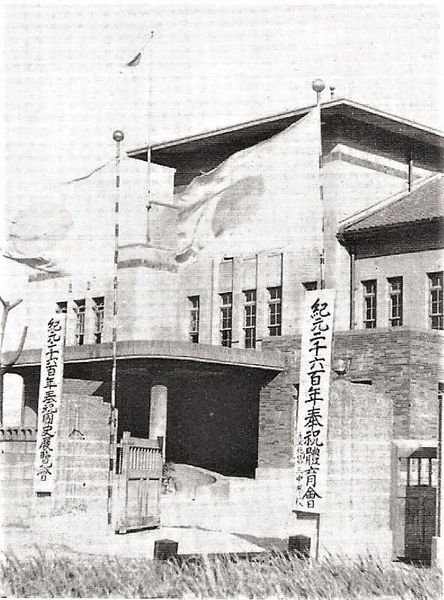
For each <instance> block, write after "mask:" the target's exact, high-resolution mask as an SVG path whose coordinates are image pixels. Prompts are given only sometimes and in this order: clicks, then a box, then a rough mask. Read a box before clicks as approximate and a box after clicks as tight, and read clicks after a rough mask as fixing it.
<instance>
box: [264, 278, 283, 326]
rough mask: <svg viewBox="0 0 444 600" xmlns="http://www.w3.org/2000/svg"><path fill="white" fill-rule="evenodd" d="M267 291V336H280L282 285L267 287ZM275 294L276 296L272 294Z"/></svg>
mask: <svg viewBox="0 0 444 600" xmlns="http://www.w3.org/2000/svg"><path fill="white" fill-rule="evenodd" d="M267 291H268V324H267V328H268V335H269V336H270V337H279V336H281V335H282V285H276V286H271V287H267ZM275 292H276V295H275V296H273V294H274V293H275Z"/></svg>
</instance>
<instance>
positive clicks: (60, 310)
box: [56, 302, 68, 315]
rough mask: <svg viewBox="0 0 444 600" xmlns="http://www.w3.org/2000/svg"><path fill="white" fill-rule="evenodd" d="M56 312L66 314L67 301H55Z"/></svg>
mask: <svg viewBox="0 0 444 600" xmlns="http://www.w3.org/2000/svg"><path fill="white" fill-rule="evenodd" d="M56 312H57V313H61V314H62V315H66V313H67V312H68V302H57V306H56Z"/></svg>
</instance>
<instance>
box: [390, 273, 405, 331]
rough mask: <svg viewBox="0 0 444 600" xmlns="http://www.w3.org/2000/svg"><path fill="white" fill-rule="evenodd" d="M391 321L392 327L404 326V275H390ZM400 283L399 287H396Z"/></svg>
mask: <svg viewBox="0 0 444 600" xmlns="http://www.w3.org/2000/svg"><path fill="white" fill-rule="evenodd" d="M387 283H388V285H389V323H390V327H402V325H403V321H404V280H403V277H401V276H397V277H388V278H387ZM396 285H399V287H398V288H396V287H394V286H396Z"/></svg>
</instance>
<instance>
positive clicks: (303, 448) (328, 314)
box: [295, 290, 335, 514]
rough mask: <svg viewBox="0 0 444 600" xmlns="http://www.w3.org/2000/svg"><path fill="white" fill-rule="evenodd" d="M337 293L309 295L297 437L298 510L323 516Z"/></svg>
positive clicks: (302, 352) (320, 292) (303, 327)
mask: <svg viewBox="0 0 444 600" xmlns="http://www.w3.org/2000/svg"><path fill="white" fill-rule="evenodd" d="M334 301H335V290H318V291H313V292H306V294H305V302H304V312H303V326H302V344H301V367H300V377H299V398H298V411H297V422H296V436H295V469H296V473H295V475H296V500H295V510H296V511H301V512H308V513H316V514H319V513H321V512H322V510H323V506H324V503H325V495H326V490H327V468H328V465H327V424H328V401H329V391H330V370H331V346H332V334H333V315H334Z"/></svg>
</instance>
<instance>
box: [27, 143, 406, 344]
mask: <svg viewBox="0 0 444 600" xmlns="http://www.w3.org/2000/svg"><path fill="white" fill-rule="evenodd" d="M325 150H326V155H325V166H324V173H323V178H324V199H325V240H326V243H325V251H326V283H327V287H335V288H336V289H337V294H338V296H337V297H338V310H337V316H336V329H337V330H345V329H347V328H348V325H349V275H348V274H349V258H348V254H347V252H346V250H345V249H344V248H343V247H342V246H341V245H340V244H339V243H338V241H337V240H336V233H337V228H338V224H339V221H340V220H341V219H343V218H345V217H347V216H350V215H351V214H353V213H354V212H356V211H359V210H361V209H363V208H365V207H368V206H370V205H372V204H375V203H376V202H377V201H379V200H381V199H383V198H386V197H388V196H390V195H392V194H394V193H396V192H399V191H400V190H402V189H405V188H406V185H407V184H406V181H407V169H406V165H405V164H402V163H399V162H396V161H393V160H389V159H387V158H382V157H381V156H378V155H377V153H376V151H375V152H374V153H373V152H369V151H368V150H367V151H365V152H364V151H363V150H358V149H356V148H352V147H351V146H348V145H347V143H346V142H345V141H344V140H343V139H341V140H338V139H333V140H331V141H329V143H328V149H327V148H326V149H325ZM130 162H131V161H130ZM133 162H136V163H137V162H139V161H133ZM190 168H191V167H190ZM158 169H160V171H161V172H159V174H158V177H159V182H158V184H156V186H155V187H154V188H153V194H152V196H151V199H152V200H154V201H155V202H158V201H161V202H164V203H165V202H167V203H170V204H171V207H167V208H161V207H159V205H157V204H153V205H152V208H151V209H150V210H149V211H147V210H146V201H145V200H144V195H143V193H142V191H141V190H142V189H143V185H142V186H141V185H139V186H136V188H135V191H134V197H133V196H132V195H131V193H125V195H124V196H123V197H122V206H121V220H122V223H121V225H122V227H121V229H122V232H121V233H122V236H121V248H120V252H119V261H120V267H121V268H120V269H119V281H120V284H119V289H120V298H119V332H120V334H121V336H123V337H122V338H121V339H143V338H144V337H146V338H150V339H180V340H187V339H189V307H188V297H189V296H195V295H199V296H200V297H201V303H202V310H201V315H202V323H201V325H202V326H201V337H202V340H201V341H202V342H203V343H213V344H219V343H220V334H219V328H220V325H219V309H220V306H219V304H220V298H219V294H220V293H221V292H224V291H230V290H229V287H230V285H231V287H232V289H233V294H234V305H235V306H234V311H235V313H236V314H235V323H234V330H233V340H235V342H237V345H238V347H244V333H243V323H242V319H243V294H242V291H243V290H245V289H257V294H258V329H257V338H258V339H261V338H263V337H264V336H265V335H266V334H267V310H268V307H267V301H266V300H267V298H266V297H267V289H266V288H267V287H270V286H275V285H280V281H279V282H278V283H276V280H280V279H282V285H283V307H284V310H283V333H284V334H287V335H291V334H294V333H298V331H299V330H300V323H299V308H300V302H301V298H302V292H303V288H302V283H303V282H305V281H314V280H319V278H320V273H319V255H318V252H319V248H317V247H315V244H314V242H313V243H312V247H310V248H308V249H306V250H304V249H303V248H302V246H303V244H302V242H301V241H300V240H299V239H295V240H294V244H292V247H288V248H285V249H283V251H284V257H283V261H280V264H279V266H277V265H275V264H274V263H275V262H276V261H275V259H273V258H269V257H268V255H269V254H272V252H268V253H259V255H258V257H257V258H256V256H255V255H254V254H252V255H251V256H250V255H248V256H247V255H245V254H244V255H241V254H239V256H235V259H236V260H235V261H234V271H233V278H232V281H231V284H230V285H229V284H228V282H225V280H224V277H225V276H221V264H220V258H221V257H220V256H219V257H218V258H217V260H216V263H215V265H213V264H212V256H210V255H209V254H207V253H206V251H205V249H204V250H203V251H202V252H201V254H200V255H199V259H198V260H197V262H193V263H192V264H190V265H185V266H182V267H180V268H179V272H177V269H178V266H177V265H176V264H175V263H174V255H175V247H176V222H177V214H176V210H175V209H174V208H172V207H173V206H174V203H175V202H176V201H177V199H176V198H175V197H174V195H173V181H172V171H171V170H170V169H164V170H163V171H165V172H163V171H162V169H161V168H160V167H159V168H158ZM111 207H112V203H111V204H110V208H111ZM300 208H301V210H302V209H303V208H304V207H300ZM133 209H134V210H133ZM297 210H298V207H295V214H296V212H297ZM310 218H311V215H310ZM266 227H267V225H266V224H265V225H264V234H265V235H266ZM308 227H309V224H308V222H307V223H306V228H308ZM111 242H112V243H113V242H114V240H112V239H111V238H104V240H103V244H104V247H103V257H100V258H101V259H102V258H103V260H105V257H108V258H109V257H112V252H113V247H112V246H110V247H108V246H109V244H110V243H111ZM252 252H254V250H253V251H252ZM277 252H278V253H280V252H282V249H278V250H277ZM275 254H276V253H275ZM93 258H94V260H96V258H97V257H91V259H93ZM105 262H106V261H105ZM105 262H104V265H105ZM94 264H95V263H94ZM106 265H107V266H104V267H103V268H102V269H101V270H99V271H98V270H97V269H95V267H94V269H93V264H92V263H91V268H89V265H88V261H86V262H85V265H83V266H82V272H83V273H80V274H78V275H77V276H76V277H74V278H73V277H63V278H55V279H42V277H43V275H42V274H38V273H36V275H34V276H33V277H32V278H31V282H30V285H29V294H28V298H27V299H26V306H27V322H28V325H29V333H28V339H27V342H26V347H27V348H36V347H39V346H40V345H41V339H42V333H43V332H42V329H41V322H42V315H45V314H49V313H50V312H51V311H52V310H54V308H55V304H56V302H61V301H68V303H69V306H68V315H69V317H68V329H67V343H68V344H74V343H75V340H74V333H75V332H74V329H75V315H74V312H73V310H72V308H73V301H74V300H76V299H86V336H85V343H93V342H94V336H93V331H92V327H93V319H94V315H93V311H92V298H93V297H97V296H105V311H106V319H105V330H104V336H103V339H104V340H105V341H109V340H111V326H112V318H111V316H112V304H113V297H112V263H110V262H109V261H108V262H106ZM281 267H283V269H282V272H281ZM104 273H107V275H104ZM147 316H148V317H149V318H148V319H147Z"/></svg>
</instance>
